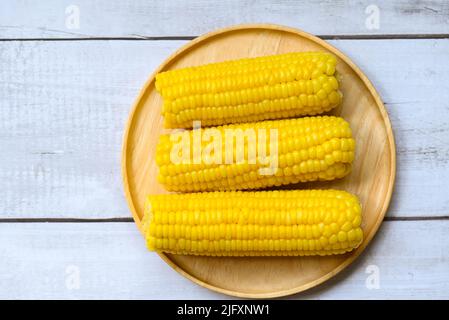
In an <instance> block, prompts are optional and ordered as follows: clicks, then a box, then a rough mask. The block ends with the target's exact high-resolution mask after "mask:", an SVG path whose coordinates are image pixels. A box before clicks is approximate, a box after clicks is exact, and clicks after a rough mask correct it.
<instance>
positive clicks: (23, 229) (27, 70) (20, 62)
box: [0, 0, 449, 299]
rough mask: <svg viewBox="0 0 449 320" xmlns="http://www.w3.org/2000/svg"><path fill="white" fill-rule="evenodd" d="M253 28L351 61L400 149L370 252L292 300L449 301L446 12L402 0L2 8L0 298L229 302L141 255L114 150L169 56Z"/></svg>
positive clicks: (437, 5) (8, 3) (9, 2)
mask: <svg viewBox="0 0 449 320" xmlns="http://www.w3.org/2000/svg"><path fill="white" fill-rule="evenodd" d="M377 18H378V19H377ZM250 22H267V23H278V24H284V25H288V26H292V27H297V28H301V29H303V30H305V31H308V32H311V33H314V34H317V35H320V36H322V37H323V38H325V39H327V40H328V41H329V42H330V43H331V44H332V45H334V46H336V47H337V48H339V49H341V50H342V51H343V52H344V53H346V54H347V55H348V56H349V57H351V58H352V59H353V60H354V61H355V62H356V63H357V64H358V65H359V66H360V67H361V68H362V70H364V71H365V73H366V74H367V75H368V77H369V78H370V79H371V80H372V82H373V83H374V85H375V86H376V87H377V89H378V90H379V92H380V94H381V96H382V98H383V100H384V102H385V104H386V107H387V109H388V112H389V115H390V117H391V121H392V124H393V129H394V132H395V137H396V143H397V149H398V155H397V156H398V163H397V164H398V172H397V182H396V188H395V193H394V196H393V202H392V204H391V206H390V209H389V212H388V214H387V218H386V219H385V222H384V223H383V225H382V227H381V229H380V232H379V233H378V234H377V236H376V237H375V239H374V241H373V242H372V244H371V245H370V246H369V248H368V249H367V250H366V252H365V253H364V254H363V255H362V256H361V257H360V258H359V259H358V260H357V261H356V262H355V263H354V264H353V265H352V266H351V267H349V268H348V269H347V270H345V271H344V272H343V273H341V274H340V275H338V276H337V277H336V278H334V279H332V280H331V281H329V282H327V283H326V284H324V285H321V286H319V287H318V288H315V289H312V290H310V291H308V292H306V293H304V294H300V295H296V296H293V297H291V298H295V299H303V298H319V299H333V298H343V299H346V298H368V299H372V298H428V299H438V298H440V299H441V298H446V299H447V298H449V232H448V231H449V186H448V181H449V63H448V62H449V2H447V1H405V0H398V1H387V0H382V1H381V0H379V1H357V2H356V3H354V1H349V0H342V1H330V0H329V1H322V0H321V1H312V0H309V1H291V0H290V1H281V0H275V1H269V0H262V1H251V0H235V1H218V2H213V1H207V0H192V1H183V0H170V1H167V0H161V1H159V0H157V1H154V0H153V1H147V0H139V1H131V0H127V1H124V0H121V1H106V0H101V1H88V0H74V1H72V2H71V1H63V2H61V1H57V0H54V1H50V0H47V1H31V0H29V1H17V0H2V1H1V2H0V148H1V149H0V151H1V155H0V298H7V299H13V298H20V299H26V298H45V299H46V298H69V299H71V298H74V299H78V298H98V299H104V298H119V299H124V298H133V299H163V298H181V299H182V298H189V299H196V298H203V299H216V298H226V297H225V296H222V295H220V294H216V293H214V292H211V291H208V290H207V289H204V288H201V287H199V286H197V285H195V284H193V283H191V282H189V281H188V280H186V279H184V278H183V277H181V276H180V275H178V274H177V273H176V272H175V271H173V270H172V269H170V267H168V266H167V265H166V264H165V263H164V262H163V261H162V260H161V259H159V257H158V256H157V255H155V254H152V253H148V252H147V251H146V249H145V246H144V242H143V240H142V239H141V236H140V234H139V233H138V231H137V229H136V227H135V226H134V224H133V222H132V219H131V218H130V212H129V210H128V208H127V205H126V202H125V199H124V196H123V190H122V183H121V173H120V150H121V143H122V134H123V129H124V125H125V121H126V119H127V116H128V112H129V111H130V107H131V105H132V103H133V101H134V99H135V97H136V96H137V93H138V90H139V89H140V87H141V86H142V85H143V83H144V81H145V80H146V78H147V77H148V76H149V74H150V73H151V72H152V71H153V70H154V69H155V68H156V66H157V65H158V64H159V63H160V62H162V60H163V59H164V58H165V57H166V56H167V55H168V54H170V53H172V52H173V51H174V50H176V49H177V48H178V47H180V46H181V45H183V44H184V43H186V42H187V41H188V40H189V39H191V38H193V37H195V36H197V35H199V34H202V33H204V32H207V31H210V30H213V29H215V28H218V27H223V26H226V25H231V24H237V23H250ZM377 274H378V275H379V278H378V279H379V282H378V285H377V283H376V282H374V285H373V282H372V280H373V278H372V276H373V275H377Z"/></svg>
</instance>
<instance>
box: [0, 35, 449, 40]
mask: <svg viewBox="0 0 449 320" xmlns="http://www.w3.org/2000/svg"><path fill="white" fill-rule="evenodd" d="M196 37H198V36H128V37H78V38H70V37H69V38H2V39H0V42H12V41H111V40H125V41H126V40H128V41H129V40H130V41H134V40H138V41H170V40H193V39H195V38H196ZM317 37H319V38H321V39H323V40H401V39H404V40H407V39H415V40H419V39H449V34H448V33H434V34H366V35H365V34H360V35H345V34H342V35H318V36H317Z"/></svg>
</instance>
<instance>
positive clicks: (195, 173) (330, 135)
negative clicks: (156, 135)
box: [156, 116, 355, 192]
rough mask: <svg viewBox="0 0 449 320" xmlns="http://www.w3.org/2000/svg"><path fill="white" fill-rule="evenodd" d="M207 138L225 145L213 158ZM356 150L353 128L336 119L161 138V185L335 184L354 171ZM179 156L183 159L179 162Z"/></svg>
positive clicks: (209, 188)
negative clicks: (326, 181) (307, 182)
mask: <svg viewBox="0 0 449 320" xmlns="http://www.w3.org/2000/svg"><path fill="white" fill-rule="evenodd" d="M229 132H231V133H233V132H237V133H242V132H243V133H247V135H246V136H245V137H243V138H242V139H241V140H240V142H239V143H238V142H237V138H236V139H234V137H232V135H227V134H228V133H229ZM272 133H276V134H275V135H274V136H272ZM177 135H179V136H177ZM243 135H244V134H243ZM235 136H238V135H237V134H236V135H235ZM205 137H209V138H210V137H215V139H216V140H217V141H218V142H219V143H218V144H216V145H215V146H217V149H216V150H212V151H213V152H210V154H211V156H207V155H208V154H207V153H206V152H205V151H206V150H209V151H210V149H209V148H210V146H211V143H212V144H213V142H210V140H208V139H205ZM251 137H252V138H253V139H251ZM229 141H231V144H229ZM195 142H197V143H195ZM354 147H355V141H354V139H353V138H352V133H351V128H350V127H349V124H348V123H347V122H346V121H345V120H344V119H343V118H339V117H333V116H322V117H321V116H318V117H306V118H299V119H286V120H275V121H264V122H256V123H247V124H239V125H237V124H235V125H227V126H222V127H217V128H204V129H196V130H187V131H182V132H177V133H171V134H167V135H162V136H161V137H160V140H159V143H158V145H157V148H156V162H157V164H158V166H159V174H158V180H159V182H160V183H162V184H163V185H164V186H165V188H166V189H167V190H169V191H180V192H189V191H216V190H244V189H258V188H264V187H269V186H280V185H286V184H292V183H298V182H306V181H314V180H333V179H335V178H342V177H344V176H345V175H346V174H348V173H349V172H350V169H351V163H352V160H353V159H354ZM197 149H201V150H199V151H198V150H197ZM239 154H240V155H241V156H242V157H238V155H239ZM174 155H182V157H179V159H174V157H173V156H174ZM174 160H176V161H174ZM206 160H207V161H206ZM211 160H212V161H211ZM266 169H272V171H271V172H269V170H268V172H267V170H266ZM263 170H266V171H263Z"/></svg>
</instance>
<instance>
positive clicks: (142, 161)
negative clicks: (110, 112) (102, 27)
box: [122, 25, 396, 298]
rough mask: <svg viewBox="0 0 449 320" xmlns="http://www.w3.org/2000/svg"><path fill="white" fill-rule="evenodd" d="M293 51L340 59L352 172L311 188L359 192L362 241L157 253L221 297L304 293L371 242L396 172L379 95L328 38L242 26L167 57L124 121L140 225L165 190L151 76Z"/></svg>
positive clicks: (128, 178)
mask: <svg viewBox="0 0 449 320" xmlns="http://www.w3.org/2000/svg"><path fill="white" fill-rule="evenodd" d="M292 51H326V52H332V53H333V54H334V55H335V56H336V57H337V71H338V73H339V77H340V78H341V81H340V90H341V91H342V93H343V95H344V99H343V103H342V104H341V106H339V107H338V108H336V109H334V110H332V112H331V114H333V115H339V116H342V117H344V118H345V119H346V120H347V121H348V122H349V123H350V125H351V128H352V132H353V136H354V138H355V139H356V141H357V148H356V154H355V161H354V163H353V166H352V172H351V173H350V174H349V175H348V176H346V177H345V178H344V179H337V180H334V181H331V182H325V183H311V184H310V185H309V188H318V187H320V188H331V189H332V188H334V189H342V190H346V191H349V192H351V193H353V194H355V195H357V196H358V197H359V199H360V202H361V206H362V208H363V219H362V220H363V223H362V228H363V232H364V240H363V242H362V244H361V245H360V246H359V247H358V248H357V250H355V251H353V252H351V253H348V254H345V255H339V256H328V257H282V258H279V257H276V258H273V257H258V258H247V257H238V258H235V257H226V258H225V257H223V258H219V259H217V258H213V257H195V256H177V255H170V254H165V253H160V256H161V257H162V258H163V259H164V260H165V261H166V262H167V263H168V264H169V265H171V266H172V267H173V268H174V269H175V270H177V271H178V272H179V273H181V274H182V275H184V276H186V277H187V278H189V279H191V280H192V281H194V282H196V283H198V284H200V285H202V286H205V287H207V288H209V289H212V290H215V291H218V292H221V293H226V294H230V295H234V296H239V297H248V298H272V297H279V296H286V295H290V294H294V293H297V292H301V291H304V290H307V289H310V288H313V287H314V286H316V285H318V284H320V283H322V282H324V281H326V280H328V279H330V278H331V277H333V276H334V275H335V274H337V273H338V272H340V271H341V270H343V269H344V268H345V267H346V266H348V265H349V264H350V263H351V262H352V261H353V260H354V259H355V258H356V257H357V256H358V255H359V254H360V253H361V252H362V251H363V250H364V248H365V247H366V246H367V245H368V243H369V242H370V240H371V239H372V237H373V236H374V234H375V233H376V231H377V229H378V227H379V225H380V223H381V222H382V220H383V217H384V215H385V212H386V210H387V208H388V205H389V203H390V198H391V194H392V190H393V186H394V179H395V175H396V149H395V145H394V137H393V133H392V131H391V125H390V121H389V119H388V115H387V113H386V110H385V107H384V105H383V104H382V102H381V100H380V97H379V95H378V94H377V92H376V90H375V89H374V87H373V86H372V84H371V83H370V82H369V80H368V79H367V78H366V76H365V75H364V74H363V73H362V71H361V70H360V69H358V68H357V67H356V66H355V65H354V64H353V63H352V62H351V61H350V60H349V59H348V58H347V57H346V56H345V55H344V54H342V53H341V52H339V51H338V50H337V49H335V48H334V47H332V46H330V45H329V44H327V43H326V42H324V41H323V40H320V39H318V38H316V37H314V36H312V35H309V34H307V33H304V32H301V31H299V30H295V29H291V28H286V27H281V26H274V25H245V26H237V27H231V28H226V29H223V30H218V31H214V32H211V33H209V34H207V35H205V36H203V37H200V38H197V39H195V40H193V41H191V42H189V43H188V44H187V45H186V46H184V47H183V48H181V49H180V50H178V51H177V52H176V53H175V54H173V55H172V56H170V57H169V58H167V60H165V61H164V63H163V64H161V65H160V66H159V68H158V69H157V70H156V71H155V73H154V74H153V76H152V77H150V79H149V80H148V81H147V82H146V84H145V86H144V88H143V89H142V90H141V92H140V95H139V97H138V99H137V101H136V103H135V105H134V107H133V110H132V111H131V114H130V117H129V121H128V123H127V127H126V131H125V137H124V143H123V157H122V171H123V181H124V189H125V195H126V198H127V201H128V205H129V206H130V209H131V212H132V214H133V216H134V220H135V222H136V224H137V226H138V227H139V228H141V227H142V226H141V220H142V217H143V205H144V202H145V198H146V197H147V196H148V195H149V194H155V193H167V192H166V191H165V190H164V188H163V186H161V185H160V184H159V183H158V181H157V179H156V177H157V174H158V167H157V164H156V156H155V153H156V145H157V143H158V137H159V135H160V134H161V133H163V132H165V131H166V130H164V129H163V125H162V119H163V118H162V115H161V108H162V98H161V97H160V95H159V94H158V93H157V91H156V88H155V78H154V75H155V74H156V73H157V72H161V71H168V70H173V69H177V68H182V67H186V66H195V65H200V64H204V63H212V62H220V61H225V60H232V59H240V58H247V57H258V56H264V55H273V54H280V53H286V52H292ZM301 187H304V185H303V186H301ZM254 270H257V272H254Z"/></svg>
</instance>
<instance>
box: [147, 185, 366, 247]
mask: <svg viewBox="0 0 449 320" xmlns="http://www.w3.org/2000/svg"><path fill="white" fill-rule="evenodd" d="M361 218H362V216H361V208H360V204H359V201H358V199H357V198H356V197H355V196H354V195H351V194H350V193H348V192H345V191H338V190H294V191H259V192H242V191H230V192H210V193H190V194H168V195H154V196H149V197H148V198H147V201H146V204H145V216H144V220H143V230H144V233H145V238H146V242H147V246H148V248H149V249H150V250H154V251H162V252H168V253H174V254H193V255H209V256H265V255H266V256H306V255H330V254H341V253H345V252H349V251H351V250H353V249H355V248H357V246H358V245H359V244H360V243H361V241H362V239H363V231H362V229H361V228H360V224H361Z"/></svg>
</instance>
